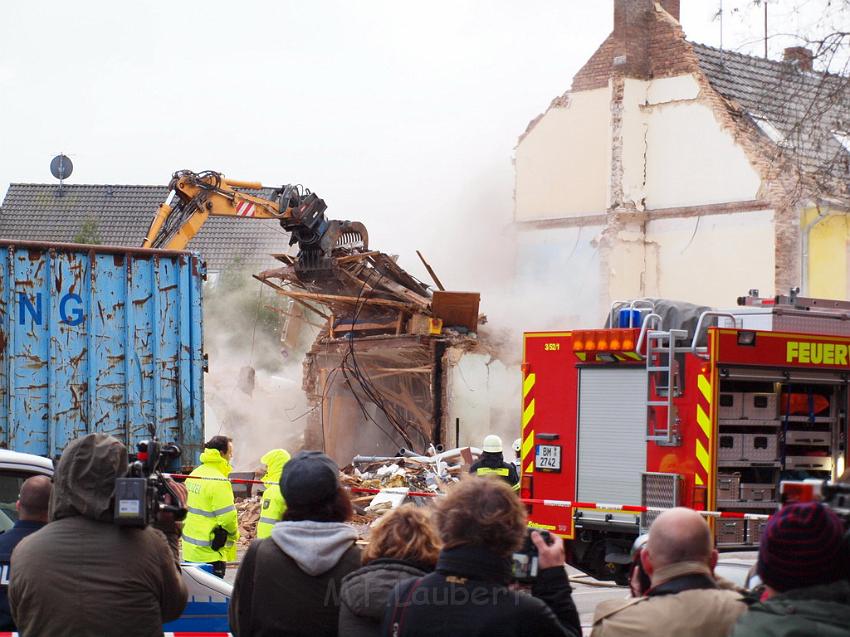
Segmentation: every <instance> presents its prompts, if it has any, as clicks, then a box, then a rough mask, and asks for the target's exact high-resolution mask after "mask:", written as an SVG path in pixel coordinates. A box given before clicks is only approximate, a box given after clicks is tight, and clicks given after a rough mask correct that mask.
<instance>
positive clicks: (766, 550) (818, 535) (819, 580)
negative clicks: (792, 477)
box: [732, 502, 850, 637]
mask: <svg viewBox="0 0 850 637" xmlns="http://www.w3.org/2000/svg"><path fill="white" fill-rule="evenodd" d="M846 542H847V540H846V539H845V536H844V526H843V524H842V522H841V519H840V518H839V517H838V516H837V515H836V514H835V513H833V512H832V511H831V510H830V509H829V508H828V507H826V506H824V505H823V504H821V503H819V502H804V503H799V504H791V505H788V506H785V507H783V508H782V509H780V510H779V511H778V512H777V513H776V514H775V515H774V516H773V517H772V518H771V519H770V521H769V522H768V524H767V528H766V529H765V532H764V534H763V535H762V539H761V546H760V547H759V559H758V564H757V566H756V570H757V572H758V574H759V576H760V577H761V579H762V581H763V582H764V584H765V592H764V595H762V598H761V601H760V602H758V603H756V604H753V605H752V606H751V607H750V609H749V611H748V612H746V613H745V614H743V615H741V617H740V618H739V619H738V624H737V625H736V626H735V631H734V633H732V634H733V635H734V636H735V637H749V636H751V635H752V636H755V635H771V636H777V637H779V636H786V637H791V636H793V635H823V636H833V635H834V636H838V635H850V583H848V581H847V577H848V569H847V549H846Z"/></svg>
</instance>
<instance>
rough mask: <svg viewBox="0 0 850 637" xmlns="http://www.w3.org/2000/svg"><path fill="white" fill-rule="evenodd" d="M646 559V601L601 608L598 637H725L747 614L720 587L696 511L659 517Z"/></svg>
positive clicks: (613, 603)
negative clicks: (688, 636) (740, 617)
mask: <svg viewBox="0 0 850 637" xmlns="http://www.w3.org/2000/svg"><path fill="white" fill-rule="evenodd" d="M640 559H641V563H642V565H643V568H644V571H645V572H646V574H647V575H648V576H649V578H650V580H651V583H652V586H651V588H650V589H649V590H648V591H643V596H640V597H636V598H630V599H626V600H607V601H604V602H602V603H601V604H599V605H598V606H597V607H596V612H595V613H594V617H593V632H592V633H591V635H592V637H621V636H622V637H625V636H627V635H628V636H635V635H651V636H653V637H665V636H668V635H669V636H671V637H672V636H673V635H699V636H700V637H714V636H716V637H725V636H726V635H728V634H729V632H730V631H731V630H732V626H733V625H734V624H735V620H736V619H737V618H738V615H740V614H741V613H742V612H744V610H745V609H746V605H745V604H744V601H743V598H742V597H741V595H740V594H739V593H737V592H735V591H731V590H727V589H723V588H720V587H719V586H718V584H717V581H716V580H715V578H714V567H715V566H716V564H717V551H716V550H715V549H714V543H713V542H712V538H711V532H710V530H709V528H708V525H707V524H706V523H705V520H703V519H702V516H700V514H699V513H697V512H696V511H693V510H691V509H685V508H675V509H670V510H668V511H665V512H664V513H662V514H661V515H659V516H658V517H657V518H656V519H655V521H654V522H653V523H652V526H651V527H650V529H649V538H648V540H647V543H646V546H645V547H644V548H643V550H642V551H641V558H640Z"/></svg>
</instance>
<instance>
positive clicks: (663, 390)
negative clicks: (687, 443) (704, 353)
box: [646, 330, 690, 447]
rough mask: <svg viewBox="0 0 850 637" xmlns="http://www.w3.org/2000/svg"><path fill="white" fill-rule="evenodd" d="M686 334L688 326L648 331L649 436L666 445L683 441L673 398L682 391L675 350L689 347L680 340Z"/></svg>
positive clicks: (647, 434) (647, 414)
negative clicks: (662, 412)
mask: <svg viewBox="0 0 850 637" xmlns="http://www.w3.org/2000/svg"><path fill="white" fill-rule="evenodd" d="M687 337H688V333H687V331H685V330H668V331H662V330H651V331H648V332H647V334H646V409H647V413H646V439H647V441H651V442H654V443H655V444H657V445H660V446H664V447H675V446H678V445H679V444H681V437H680V436H679V426H678V418H677V417H676V408H675V406H674V405H673V398H675V397H676V396H679V395H680V394H681V388H680V387H679V374H678V363H677V362H676V353H677V352H680V351H685V350H690V347H679V346H678V345H677V343H678V342H679V341H681V340H683V339H686V338H687ZM653 381H654V382H653ZM657 396H658V397H664V400H659V399H658V398H656V397H657ZM659 407H664V408H665V412H666V414H667V417H666V419H665V422H664V423H663V424H662V423H659V421H658V420H659V419H658V417H657V415H658V413H659V412H660V410H659V409H658V408H659Z"/></svg>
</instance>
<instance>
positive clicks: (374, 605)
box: [339, 504, 440, 637]
mask: <svg viewBox="0 0 850 637" xmlns="http://www.w3.org/2000/svg"><path fill="white" fill-rule="evenodd" d="M439 554H440V539H439V537H437V531H436V529H434V527H433V525H432V523H431V517H430V516H429V515H428V514H427V513H426V512H425V510H424V509H422V508H419V507H416V506H414V505H412V504H405V505H404V506H402V507H399V508H398V509H395V510H393V511H390V512H389V513H387V514H386V515H384V516H383V517H382V518H381V519H380V523H378V524H376V525H374V526H373V527H372V530H371V532H370V533H369V544H368V545H367V547H366V550H365V551H364V553H363V566H362V567H361V568H359V569H357V570H356V571H354V572H353V573H349V574H348V575H346V576H345V578H344V579H343V580H342V589H341V591H340V598H341V600H342V605H341V606H340V609H339V634H340V635H345V637H378V636H379V635H380V634H381V621H382V620H383V619H384V612H385V610H386V607H387V600H388V599H389V597H390V593H392V590H393V588H394V587H395V585H396V584H398V583H399V582H402V581H404V580H408V579H411V578H416V577H422V576H423V575H425V574H426V573H430V572H431V571H433V570H434V566H435V565H436V564H437V557H438V556H439Z"/></svg>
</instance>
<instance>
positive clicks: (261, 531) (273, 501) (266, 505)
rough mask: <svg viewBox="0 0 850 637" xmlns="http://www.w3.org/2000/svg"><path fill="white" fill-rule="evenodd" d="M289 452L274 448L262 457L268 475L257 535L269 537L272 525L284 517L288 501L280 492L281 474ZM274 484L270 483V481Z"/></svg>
mask: <svg viewBox="0 0 850 637" xmlns="http://www.w3.org/2000/svg"><path fill="white" fill-rule="evenodd" d="M289 457H290V456H289V452H288V451H286V449H272V450H271V451H269V452H268V453H267V454H266V455H264V456H263V457H262V458H260V462H262V463H263V464H264V465H266V468H267V471H266V475H264V476H263V482H265V483H266V490H265V492H264V493H263V504H262V507H261V508H260V521H259V522H258V523H257V537H258V538H265V537H269V536H270V535H271V533H272V527H273V526H274V525H275V524H277V523H278V522H280V521H281V519H283V512H284V511H286V502H284V501H283V495H282V494H281V492H280V485H279V484H278V483H279V482H280V474H281V473H282V472H283V466H284V465H285V464H286V463H287V462H289ZM270 482H272V483H274V484H268V483H270Z"/></svg>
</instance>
